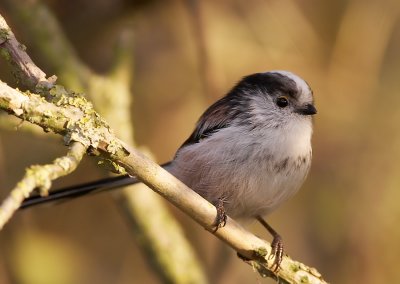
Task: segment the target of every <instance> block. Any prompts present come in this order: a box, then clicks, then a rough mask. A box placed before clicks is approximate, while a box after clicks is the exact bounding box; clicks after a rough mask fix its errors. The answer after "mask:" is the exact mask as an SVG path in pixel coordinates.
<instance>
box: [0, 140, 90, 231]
mask: <svg viewBox="0 0 400 284" xmlns="http://www.w3.org/2000/svg"><path fill="white" fill-rule="evenodd" d="M85 152H86V148H85V147H84V146H83V145H82V144H81V143H78V142H74V143H72V144H71V149H70V150H69V151H68V153H67V155H65V156H64V157H60V158H57V159H55V160H54V161H53V163H51V164H48V165H41V166H40V165H34V166H31V167H29V168H28V169H27V170H26V173H25V176H24V177H23V178H22V180H21V181H20V182H19V183H18V184H17V185H16V187H15V188H14V189H13V190H11V192H10V194H9V195H8V197H7V198H6V199H5V200H4V201H3V202H2V204H1V205H0V230H1V229H2V228H3V226H4V225H5V224H6V223H7V222H8V220H10V218H11V217H12V215H13V214H14V212H15V211H16V210H18V208H19V207H20V205H21V203H22V201H24V199H25V198H26V197H28V196H29V195H30V194H31V193H32V192H33V191H34V190H35V189H39V190H40V194H41V195H43V196H45V195H47V193H48V190H49V189H50V186H51V182H52V181H53V180H55V179H57V178H59V177H61V176H65V175H67V174H69V173H71V172H72V171H74V170H75V169H76V167H77V166H78V164H79V162H80V161H81V159H82V157H83V155H84V154H85Z"/></svg>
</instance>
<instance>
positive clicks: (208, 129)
mask: <svg viewBox="0 0 400 284" xmlns="http://www.w3.org/2000/svg"><path fill="white" fill-rule="evenodd" d="M229 101H230V98H229V96H225V97H223V98H222V99H220V100H218V101H217V102H215V103H214V104H213V105H211V106H210V107H209V108H208V109H207V110H206V111H205V112H204V113H203V115H202V116H201V117H200V119H199V121H198V122H197V124H196V128H195V129H194V131H193V133H192V135H190V136H189V138H188V139H187V140H186V141H185V142H184V143H183V144H182V146H181V147H180V148H182V147H185V146H188V145H191V144H194V143H198V142H199V141H200V140H202V139H205V138H207V137H209V136H211V135H212V134H213V133H215V132H217V131H219V130H220V129H222V128H225V127H228V126H229V124H230V123H231V121H232V120H233V118H234V117H235V114H236V111H235V109H234V108H233V107H232V104H231V103H229Z"/></svg>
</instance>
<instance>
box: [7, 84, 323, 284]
mask: <svg viewBox="0 0 400 284" xmlns="http://www.w3.org/2000/svg"><path fill="white" fill-rule="evenodd" d="M8 88H9V87H8ZM4 89H5V87H4V83H3V84H2V85H1V84H0V102H2V101H3V102H9V101H10V96H8V94H9V93H8V92H4ZM13 95H14V96H15V99H14V100H11V101H12V102H13V103H10V104H9V105H8V107H7V108H6V110H7V111H9V112H11V113H13V114H14V115H16V116H18V117H31V116H32V117H39V116H40V115H43V120H41V121H38V120H37V119H34V120H32V121H31V122H33V123H35V124H38V125H40V126H42V127H46V129H47V130H51V131H53V132H55V133H59V134H63V135H64V137H68V138H70V137H78V138H80V139H79V141H83V142H86V143H88V144H85V146H86V147H92V148H95V149H98V150H100V151H101V153H102V154H103V155H104V156H105V157H106V158H110V159H111V160H112V161H114V162H115V163H118V164H120V165H121V166H123V167H124V168H125V169H126V171H127V172H128V174H130V175H135V176H137V177H139V178H140V179H141V180H142V181H143V182H144V183H145V184H146V185H148V186H149V187H150V188H152V189H153V190H154V191H156V192H157V193H159V194H161V195H162V196H164V197H165V198H166V199H167V200H169V201H170V202H171V203H173V204H174V205H175V206H176V207H178V208H179V209H181V210H182V211H184V212H185V213H186V214H188V215H189V216H190V217H192V218H193V219H194V220H195V221H196V222H198V223H199V224H200V225H202V226H203V227H204V228H205V229H207V230H208V231H210V232H213V229H214V226H213V224H214V219H215V216H216V209H215V207H214V206H213V205H212V204H210V203H209V202H208V201H206V200H205V199H203V198H202V197H201V196H200V195H198V194H197V193H196V192H194V191H193V190H191V189H190V188H188V187H187V186H186V185H184V184H183V183H182V182H180V181H179V180H178V179H176V178H175V177H174V176H172V175H171V174H169V173H168V172H167V171H165V170H164V169H162V168H161V167H159V166H158V165H157V164H156V163H154V162H152V161H151V160H150V159H148V158H147V157H145V156H144V155H143V154H142V153H140V152H138V151H137V150H135V149H132V148H130V147H129V146H127V145H126V144H125V143H124V142H122V141H120V140H119V139H118V138H117V137H115V136H114V135H113V134H112V132H111V131H110V130H109V128H108V127H107V126H106V125H103V126H99V127H98V128H97V129H95V130H94V131H93V129H91V128H88V127H81V128H76V127H75V124H77V122H76V117H78V118H79V117H84V116H85V115H84V113H81V112H83V111H82V110H81V109H79V108H77V109H75V110H74V112H70V111H65V110H64V107H65V106H60V107H59V106H55V105H53V106H52V108H53V109H52V113H54V114H55V115H57V117H58V118H57V120H56V121H57V122H59V121H64V122H65V121H68V123H53V124H48V122H49V121H50V120H49V118H47V117H46V115H48V112H47V111H46V108H47V106H48V105H51V104H50V103H48V102H45V101H44V100H43V99H42V100H40V96H39V95H36V94H31V93H30V94H29V96H28V95H26V94H23V93H21V92H18V91H14V92H13ZM19 101H24V103H23V104H19V103H18V102H19ZM32 101H33V102H32ZM15 102H17V103H16V104H15ZM31 105H35V107H34V108H32V107H31ZM26 106H28V107H26ZM0 107H1V108H3V109H4V103H0ZM13 107H15V109H16V110H17V111H15V110H14V109H13ZM18 113H19V114H18ZM71 114H73V115H74V117H68V116H69V115H71ZM50 116H52V115H50ZM86 119H93V120H94V121H92V122H90V121H87V123H88V125H92V126H93V125H96V124H97V122H96V121H97V119H100V118H99V117H98V116H92V117H91V118H89V117H86ZM69 127H70V128H69ZM75 131H78V132H77V133H75ZM92 136H93V137H94V139H92V138H91V137H92ZM67 140H68V139H67ZM214 234H215V235H216V236H217V237H219V238H220V239H221V240H223V241H224V242H225V243H227V244H228V245H229V246H231V247H232V248H233V249H235V250H236V251H237V252H239V253H240V254H241V255H242V256H244V257H246V258H248V259H251V260H250V261H248V263H249V264H251V265H252V266H253V267H254V268H255V269H257V270H258V271H259V272H260V273H261V274H262V275H263V276H266V275H268V276H271V275H273V272H271V271H270V270H269V267H271V265H272V260H271V259H269V258H268V255H269V253H270V252H271V246H270V244H269V243H267V242H265V241H263V240H261V239H259V238H257V237H256V236H254V235H253V234H251V233H249V232H247V231H246V230H244V229H243V228H242V227H241V226H239V225H238V224H237V223H236V222H235V221H234V220H232V219H229V220H228V223H227V225H226V226H225V227H224V228H222V229H219V230H218V231H217V232H215V233H214ZM276 277H278V279H280V281H285V282H287V283H300V281H303V282H304V281H305V280H307V281H308V283H325V282H324V281H323V280H322V279H321V275H320V274H319V273H318V272H317V271H316V270H315V269H313V268H309V267H307V266H305V265H304V264H302V263H299V262H296V261H294V260H292V259H290V258H289V257H287V256H285V257H284V258H283V261H282V264H281V269H280V270H279V271H278V273H277V274H276ZM304 283H307V282H304Z"/></svg>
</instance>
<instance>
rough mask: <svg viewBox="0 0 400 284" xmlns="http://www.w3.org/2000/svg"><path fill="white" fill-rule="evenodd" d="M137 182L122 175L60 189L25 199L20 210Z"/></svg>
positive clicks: (166, 165) (137, 181)
mask: <svg viewBox="0 0 400 284" xmlns="http://www.w3.org/2000/svg"><path fill="white" fill-rule="evenodd" d="M168 165H170V162H168V163H165V164H163V165H161V167H163V168H167V167H168ZM139 182H140V180H138V179H137V178H136V177H130V176H128V175H123V176H117V177H110V178H105V179H101V180H97V181H93V182H88V183H84V184H78V185H73V186H69V187H65V188H62V189H58V190H54V191H50V192H49V195H48V196H44V197H42V196H40V195H37V196H31V197H28V198H27V199H25V200H24V202H22V205H21V207H20V209H25V208H28V207H31V206H35V205H39V204H43V203H48V202H52V201H56V200H61V199H67V198H76V197H79V196H83V195H87V194H89V193H94V192H96V193H97V192H103V191H107V190H111V189H116V188H120V187H124V186H127V185H131V184H135V183H139Z"/></svg>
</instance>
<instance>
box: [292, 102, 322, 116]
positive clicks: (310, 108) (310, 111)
mask: <svg viewBox="0 0 400 284" xmlns="http://www.w3.org/2000/svg"><path fill="white" fill-rule="evenodd" d="M296 112H297V113H299V114H302V115H314V114H316V113H317V109H316V108H315V106H314V105H312V104H306V105H305V106H302V107H299V108H298V109H296Z"/></svg>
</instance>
